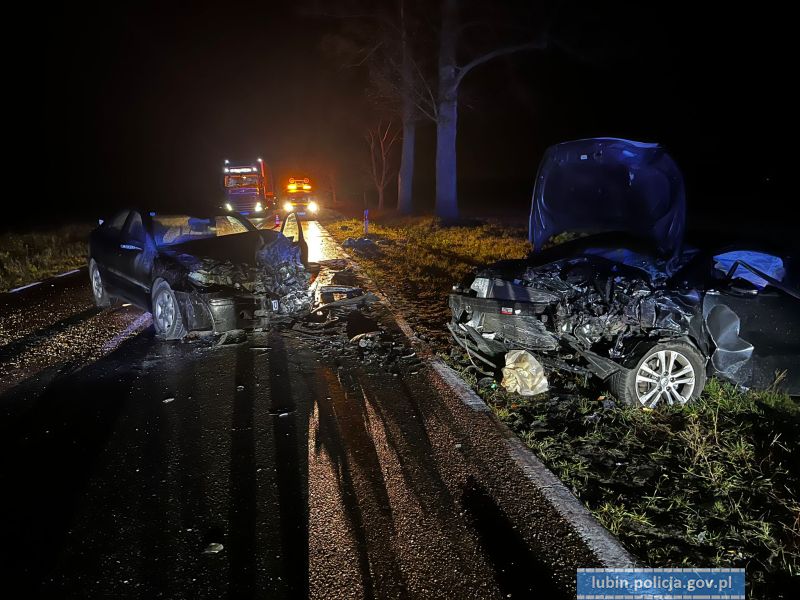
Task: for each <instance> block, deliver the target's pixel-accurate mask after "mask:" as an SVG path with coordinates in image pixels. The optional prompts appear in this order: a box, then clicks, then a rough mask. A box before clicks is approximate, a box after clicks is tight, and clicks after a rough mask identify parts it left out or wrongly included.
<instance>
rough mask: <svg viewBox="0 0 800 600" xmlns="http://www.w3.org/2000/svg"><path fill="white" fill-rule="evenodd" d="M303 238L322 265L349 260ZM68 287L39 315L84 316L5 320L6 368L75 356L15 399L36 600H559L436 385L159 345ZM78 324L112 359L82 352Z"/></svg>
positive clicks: (10, 558)
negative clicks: (55, 350) (65, 305)
mask: <svg viewBox="0 0 800 600" xmlns="http://www.w3.org/2000/svg"><path fill="white" fill-rule="evenodd" d="M305 229H306V237H307V238H308V239H309V247H310V254H311V256H310V259H311V260H325V259H328V258H336V257H335V256H331V253H332V252H333V250H334V249H335V245H333V244H332V243H331V242H330V240H329V239H328V238H327V234H326V233H325V232H324V230H323V229H321V228H319V227H318V226H317V224H316V223H309V224H307V225H306V227H305ZM82 275H84V274H82ZM64 279H65V281H64V282H63V283H60V284H59V285H63V288H62V289H61V292H58V288H49V287H42V286H40V287H41V288H42V289H41V290H39V291H38V292H36V293H37V294H39V295H36V296H29V298H31V302H35V303H37V304H36V306H37V307H39V306H41V307H46V306H48V302H49V303H51V304H52V303H53V301H57V300H58V299H59V298H69V299H70V301H69V302H70V305H72V306H73V307H74V310H75V311H77V312H75V313H74V314H72V315H71V314H69V310H66V309H64V310H62V309H61V308H60V307H59V308H53V311H52V316H51V317H50V318H49V319H48V318H46V317H42V318H41V319H39V318H38V317H37V320H36V322H33V323H30V324H27V325H25V324H22V325H20V326H19V327H17V328H15V327H8V326H7V325H6V316H5V314H11V313H13V311H14V310H15V306H16V304H14V303H15V302H18V300H17V299H14V300H13V301H7V304H6V305H5V306H4V307H3V308H4V309H7V310H8V311H9V313H2V314H3V322H4V329H3V335H4V336H6V337H4V339H3V340H2V343H3V344H4V345H3V346H2V348H3V349H4V350H5V352H6V354H5V355H4V357H6V356H9V355H12V354H13V352H14V351H16V352H17V354H13V355H14V356H19V355H25V353H31V352H34V351H35V350H36V349H37V348H39V347H40V346H41V344H47V343H49V342H48V340H51V339H52V338H54V337H58V336H64V337H65V340H66V341H64V342H63V343H64V345H65V351H64V352H63V353H62V355H60V356H54V355H53V354H48V353H47V352H46V351H43V353H39V354H36V356H44V357H45V358H47V359H48V360H46V361H44V363H37V361H36V360H34V359H31V362H30V363H28V368H29V369H35V368H38V366H36V365H39V366H41V364H44V365H45V366H44V367H42V369H41V370H39V371H38V372H37V374H35V375H32V376H30V377H29V378H27V379H25V380H14V381H10V380H8V379H6V380H5V382H4V385H5V392H4V393H3V394H2V396H0V411H1V412H0V416H2V419H1V420H0V428H1V429H2V431H0V440H2V442H0V443H2V446H3V447H2V448H1V449H0V456H2V457H3V468H2V490H3V495H4V499H5V501H6V503H7V504H8V506H7V508H6V509H5V510H4V511H3V515H4V520H5V521H6V522H5V523H4V526H3V531H4V532H5V533H4V540H3V544H2V546H1V547H2V554H3V555H6V556H3V558H2V564H4V565H5V566H6V569H5V570H6V571H7V573H8V574H9V576H10V577H11V578H12V581H11V582H9V581H6V582H4V583H5V585H8V584H9V583H18V584H19V585H21V586H23V588H22V589H27V590H28V591H29V593H27V594H25V595H24V596H22V595H21V596H19V597H33V596H34V595H35V594H37V593H38V594H42V595H44V596H49V597H70V598H222V597H230V598H254V597H260V598H304V597H308V596H310V597H315V598H407V597H413V598H437V597H438V598H465V597H470V598H501V597H513V598H531V597H533V598H536V597H538V598H558V597H560V596H558V595H557V592H556V591H555V589H553V585H552V583H551V581H550V578H549V576H548V573H547V572H546V571H545V570H543V567H542V562H541V560H540V559H539V558H537V556H536V555H535V553H533V552H532V551H531V550H530V548H529V547H527V546H526V545H525V543H524V542H522V540H521V538H520V535H519V532H518V531H515V529H516V527H515V526H511V525H510V523H509V521H508V519H507V517H506V516H505V515H504V514H503V511H502V510H501V508H500V507H499V506H497V504H496V503H495V502H494V501H493V500H492V497H491V494H490V493H489V491H488V488H490V487H491V486H492V485H493V484H492V478H499V477H503V476H504V472H506V471H508V470H509V466H508V465H507V464H500V463H499V462H494V464H492V459H491V458H490V457H486V458H485V461H486V462H485V463H482V462H480V461H479V464H474V459H472V458H470V456H469V453H468V452H467V451H466V450H467V449H466V448H464V449H462V445H463V446H468V445H469V441H468V438H467V437H466V435H467V433H469V434H471V435H478V436H481V437H486V436H484V435H483V434H482V433H481V431H480V428H479V427H478V426H476V425H473V424H472V423H469V422H468V423H467V424H464V423H460V424H459V423H456V422H455V419H453V417H452V415H451V414H450V411H449V409H447V408H446V407H445V406H444V404H443V403H442V402H441V400H440V399H439V398H438V396H437V393H435V392H434V391H433V390H432V389H431V384H430V382H429V381H428V380H427V379H426V377H425V373H424V369H423V372H422V373H420V372H418V371H419V367H416V368H415V369H414V370H412V369H411V368H404V369H402V370H400V372H398V373H388V372H386V370H384V369H382V368H381V366H380V364H376V363H375V364H373V363H370V362H368V361H361V360H358V359H356V358H354V357H353V356H351V355H347V354H338V353H337V352H331V351H330V350H329V348H328V347H327V342H326V341H325V340H322V339H319V338H315V337H314V336H309V335H307V334H304V333H301V332H296V331H292V330H286V331H271V332H265V333H256V334H251V335H249V336H248V339H247V341H246V342H244V343H240V344H236V345H228V346H214V345H213V342H211V341H208V340H205V341H198V342H193V343H183V344H175V343H164V342H160V341H158V340H156V339H155V338H154V337H153V334H152V328H151V327H149V322H147V321H146V316H143V315H142V313H141V312H140V311H137V310H135V309H133V308H118V309H111V310H107V311H103V312H97V311H95V310H93V309H91V305H89V306H88V307H86V302H85V300H86V298H87V297H88V298H89V301H91V298H90V297H89V296H88V295H89V293H90V292H89V290H88V283H85V277H83V280H84V283H83V284H81V283H79V282H78V280H77V279H76V280H74V281H73V280H72V279H69V278H64ZM31 293H32V294H33V291H31ZM56 294H60V295H56ZM56 304H58V302H56ZM82 311H86V312H85V314H84V313H83V312H82ZM14 314H20V313H14ZM75 315H81V316H75ZM98 319H105V321H100V322H98V321H97V320H98ZM87 322H89V323H93V324H92V325H90V326H87V325H86V323H87ZM81 327H88V328H89V330H90V331H92V330H94V329H96V330H97V332H98V335H99V336H100V340H99V342H98V341H97V340H95V339H94V338H95V337H96V336H94V335H91V334H90V335H88V341H87V335H86V334H85V333H83V332H82V331H79V332H78V333H76V334H75V335H76V337H75V338H70V335H72V333H71V332H72V331H73V330H75V329H76V328H77V329H78V330H80V328H81ZM50 332H55V333H52V334H50ZM108 339H110V340H113V342H114V343H113V344H109V342H108ZM81 345H88V346H90V347H91V348H94V349H97V351H96V352H95V351H94V350H93V351H91V352H87V350H86V348H80V346H81ZM75 357H77V359H76V358H75ZM4 362H5V359H4ZM62 363H69V364H70V365H71V367H70V368H69V369H64V367H63V364H62ZM59 364H62V366H61V367H59ZM3 368H4V369H5V368H6V367H5V365H4V367H3ZM15 368H16V369H17V370H14V369H9V370H4V371H2V374H3V376H4V377H10V376H13V375H15V374H19V373H22V372H23V371H20V370H19V368H18V367H15ZM53 369H59V370H58V371H57V373H56V374H53V373H52V371H53ZM43 373H45V374H48V375H43ZM9 374H10V375H9ZM469 428H474V431H466V430H467V429H469ZM486 435H490V434H489V433H487V434H486ZM487 478H488V479H487ZM554 526H555V525H554Z"/></svg>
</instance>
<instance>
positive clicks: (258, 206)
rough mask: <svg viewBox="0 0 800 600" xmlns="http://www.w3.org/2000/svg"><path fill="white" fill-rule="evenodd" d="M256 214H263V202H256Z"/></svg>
mask: <svg viewBox="0 0 800 600" xmlns="http://www.w3.org/2000/svg"><path fill="white" fill-rule="evenodd" d="M256 212H261V202H256Z"/></svg>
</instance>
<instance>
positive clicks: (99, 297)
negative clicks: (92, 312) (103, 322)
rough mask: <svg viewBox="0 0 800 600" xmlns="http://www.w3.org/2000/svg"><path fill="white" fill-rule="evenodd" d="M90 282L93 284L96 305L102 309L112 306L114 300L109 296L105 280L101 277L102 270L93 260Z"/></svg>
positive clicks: (90, 265)
mask: <svg viewBox="0 0 800 600" xmlns="http://www.w3.org/2000/svg"><path fill="white" fill-rule="evenodd" d="M89 282H90V283H91V284H92V295H93V296H94V303H95V304H96V305H97V306H98V307H100V308H106V307H108V306H111V304H112V303H113V301H114V299H113V298H112V297H111V296H109V295H108V292H107V291H106V286H105V284H104V283H103V278H102V276H101V275H100V268H99V267H98V266H97V263H96V262H94V259H93V258H92V259H91V260H89Z"/></svg>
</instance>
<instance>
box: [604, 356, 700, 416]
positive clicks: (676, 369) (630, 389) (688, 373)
mask: <svg viewBox="0 0 800 600" xmlns="http://www.w3.org/2000/svg"><path fill="white" fill-rule="evenodd" d="M705 363H706V361H705V359H704V358H703V356H702V354H700V352H699V351H698V350H697V348H695V347H694V346H693V345H691V344H689V343H687V342H665V343H661V344H656V345H655V346H653V347H652V348H650V349H649V350H648V351H647V352H645V354H644V355H643V356H642V358H641V359H640V360H639V362H638V363H637V364H636V366H635V367H634V368H633V369H620V370H619V371H617V372H616V373H614V374H613V375H612V376H611V377H610V378H609V379H608V385H609V389H610V391H611V393H612V394H614V396H616V398H617V399H618V400H620V401H622V402H625V403H627V404H632V405H635V406H640V407H642V408H654V407H656V406H658V405H659V404H662V405H663V404H670V405H671V404H679V405H683V404H686V403H687V402H689V401H691V400H695V399H696V398H699V397H700V394H701V393H702V391H703V388H704V387H705V385H706V374H705Z"/></svg>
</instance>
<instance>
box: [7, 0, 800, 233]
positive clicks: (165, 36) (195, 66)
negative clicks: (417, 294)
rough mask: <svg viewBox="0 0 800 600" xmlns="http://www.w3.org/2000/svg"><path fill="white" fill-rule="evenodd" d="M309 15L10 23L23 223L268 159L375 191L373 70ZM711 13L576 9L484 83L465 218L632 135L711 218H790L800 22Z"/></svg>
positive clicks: (218, 9)
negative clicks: (574, 151) (792, 46)
mask: <svg viewBox="0 0 800 600" xmlns="http://www.w3.org/2000/svg"><path fill="white" fill-rule="evenodd" d="M429 4H430V6H431V11H432V14H431V20H432V21H435V19H436V9H435V8H434V5H435V3H433V2H431V3H429ZM607 4H608V5H607ZM610 4H613V5H614V6H610ZM639 4H648V6H645V7H642V6H639ZM487 5H489V6H491V4H490V3H487ZM295 6H296V5H295V3H288V2H258V3H245V2H225V3H204V2H193V3H180V4H178V3H169V5H168V6H167V3H155V2H136V3H132V2H131V3H127V2H120V3H102V4H93V5H83V4H78V3H72V4H69V5H63V6H62V7H61V8H60V9H57V8H56V9H52V10H48V11H44V9H41V12H39V13H38V14H32V11H33V10H34V9H35V8H36V7H32V8H29V9H26V11H29V12H28V14H25V15H20V16H19V17H18V18H15V19H11V20H10V21H9V22H10V23H11V24H12V28H13V24H14V23H16V24H19V26H20V28H19V30H20V31H22V32H23V36H22V41H21V42H20V43H19V45H13V44H12V47H11V48H9V49H8V51H7V52H6V55H7V58H6V60H7V64H8V67H9V68H8V69H6V72H7V74H8V76H9V77H10V78H13V81H15V82H16V85H17V86H18V87H17V88H16V89H15V86H11V87H7V90H6V93H7V94H9V93H13V99H12V105H13V107H14V108H13V109H11V110H10V112H9V113H8V119H9V128H10V129H11V130H12V140H13V146H12V147H13V151H14V155H15V159H14V160H13V161H12V163H11V165H12V167H11V168H12V169H13V170H14V171H15V176H14V177H13V178H12V180H13V181H20V182H23V185H22V186H18V185H16V184H13V183H11V182H9V184H7V186H6V189H7V198H24V199H25V200H24V202H14V203H13V206H16V207H17V208H20V207H22V208H24V209H25V210H24V212H25V213H27V216H25V217H24V218H23V219H22V220H27V221H42V220H43V219H44V220H47V221H49V222H55V221H64V220H70V219H75V218H78V217H80V218H84V217H90V218H94V217H95V216H97V215H98V214H107V213H108V212H110V211H111V210H113V209H114V208H116V207H119V206H124V205H139V206H146V207H154V208H158V209H165V210H166V209H169V208H171V207H195V206H197V207H208V206H212V205H214V203H215V202H216V201H217V200H218V198H219V194H220V191H219V168H220V164H221V161H222V159H223V158H226V157H228V158H250V157H255V156H263V157H264V158H265V159H266V160H267V161H268V162H270V163H271V164H273V165H274V166H275V167H276V169H277V170H278V171H279V174H280V173H288V172H289V171H297V170H301V171H302V170H306V169H308V170H314V169H318V168H321V166H322V165H331V164H332V165H335V168H336V170H337V173H338V179H339V182H340V183H339V187H340V195H341V196H342V197H345V198H348V197H352V198H360V197H361V196H362V193H363V190H364V189H366V184H365V183H364V180H363V175H362V174H361V173H360V168H361V164H362V158H363V153H364V152H365V150H364V145H363V140H362V135H363V120H362V116H363V114H364V111H365V110H366V108H367V106H366V99H365V97H364V86H365V73H364V72H363V70H359V69H342V68H340V67H339V66H338V64H337V60H336V57H333V56H331V55H330V54H329V53H327V52H326V51H325V48H326V45H325V44H324V43H323V41H324V40H325V39H326V36H328V35H331V34H335V33H336V32H337V31H339V30H340V28H341V23H340V22H338V21H337V20H336V19H330V18H318V17H309V16H307V15H306V14H305V13H304V11H301V10H299V9H297V8H295ZM705 11H706V12H703V13H700V12H698V9H697V7H696V6H694V5H693V4H689V3H687V4H684V5H682V4H680V3H638V2H631V3H622V4H619V3H604V4H603V5H602V6H601V5H599V4H598V3H592V2H585V3H576V2H562V3H559V4H558V10H557V18H556V19H555V20H554V23H553V25H552V35H553V39H554V40H555V43H553V44H552V45H551V46H550V48H549V49H548V50H546V51H543V52H531V53H524V54H517V55H513V56H511V57H509V58H502V59H498V60H496V61H494V62H491V63H487V64H486V65H484V66H483V67H481V68H479V69H478V70H476V71H475V72H474V73H472V74H470V76H469V77H468V78H467V79H466V80H465V84H464V86H463V88H462V94H461V107H460V110H461V112H460V127H459V187H460V196H461V204H462V207H464V208H466V209H467V210H468V211H469V212H473V213H479V212H480V211H481V208H482V205H483V204H486V203H490V204H491V205H492V206H494V207H501V209H502V210H506V211H508V212H509V213H514V212H521V213H524V211H526V210H527V203H528V201H529V196H530V190H531V186H532V182H533V177H534V175H535V172H536V165H537V163H538V161H539V159H540V157H541V154H542V152H543V150H544V148H546V147H547V146H548V145H550V144H553V143H556V142H559V141H564V140H567V139H574V138H579V137H591V136H614V137H628V138H631V139H639V140H643V141H659V142H661V143H663V144H665V145H666V146H667V147H668V148H669V149H670V150H671V151H672V153H673V154H674V156H675V158H676V159H677V161H678V162H679V164H680V165H681V166H682V168H683V169H684V172H685V174H686V177H687V184H688V186H689V204H690V211H691V214H692V215H693V217H696V218H698V219H701V220H702V219H708V218H709V217H710V216H714V215H718V214H720V213H721V212H727V213H730V212H736V211H741V210H744V209H745V208H746V207H748V206H750V207H752V206H753V200H754V199H757V200H758V210H757V211H756V212H757V214H756V215H755V216H756V217H757V218H763V219H764V220H766V221H769V220H770V219H775V220H780V216H781V214H782V212H783V211H785V206H786V205H787V202H788V197H787V194H788V190H789V177H790V175H791V173H792V172H793V170H792V169H791V168H790V165H789V161H788V158H786V157H785V155H784V154H783V151H782V148H783V147H784V146H786V142H785V141H784V140H785V138H786V136H788V130H789V128H790V124H791V122H792V121H793V115H794V111H795V110H796V109H795V108H793V107H790V102H791V98H792V96H791V94H790V93H789V87H790V85H791V79H792V76H791V73H792V72H794V68H793V67H794V65H793V64H792V63H793V60H791V55H790V54H789V53H788V52H787V51H786V46H788V41H789V38H788V37H787V36H785V35H783V34H782V32H781V29H782V26H781V23H783V22H785V21H786V19H787V17H786V15H780V14H778V13H774V12H771V9H770V8H769V7H768V6H767V5H766V4H765V3H762V5H758V6H756V7H755V8H752V9H751V10H750V11H749V12H747V11H740V10H739V9H737V8H735V7H733V5H727V6H726V7H725V9H724V10H723V9H721V8H720V9H705ZM756 11H757V12H756ZM6 43H7V44H8V42H6ZM17 90H20V91H21V93H16V91H17ZM433 134H434V130H433V127H432V125H431V124H430V123H427V122H424V123H423V124H422V126H421V129H420V133H419V139H418V145H417V151H418V155H417V167H418V169H417V180H416V187H415V192H416V194H415V196H416V202H417V205H418V207H419V208H420V209H421V210H430V209H431V207H432V204H433V145H434V140H435V138H434V135H433ZM42 167H44V171H41V170H40V169H42ZM20 169H21V171H22V172H21V173H20V171H19V170H20ZM29 201H33V204H30V203H29ZM8 204H9V203H8V202H7V205H8ZM34 207H35V215H32V213H31V210H32V209H33V208H34ZM12 210H13V209H12ZM15 222H17V223H21V222H22V221H15Z"/></svg>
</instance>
